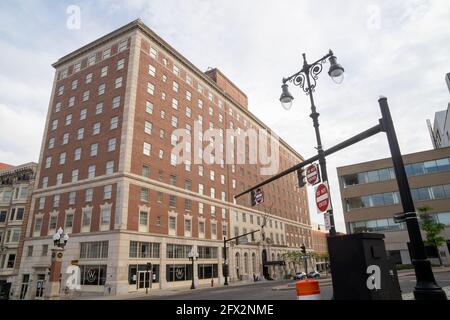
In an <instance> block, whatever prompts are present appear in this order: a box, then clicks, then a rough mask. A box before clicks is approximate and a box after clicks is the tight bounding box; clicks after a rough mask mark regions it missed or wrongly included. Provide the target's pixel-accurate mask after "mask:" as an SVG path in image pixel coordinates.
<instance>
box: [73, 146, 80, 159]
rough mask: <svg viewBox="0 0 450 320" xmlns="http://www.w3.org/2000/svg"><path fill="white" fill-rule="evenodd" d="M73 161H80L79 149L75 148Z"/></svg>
mask: <svg viewBox="0 0 450 320" xmlns="http://www.w3.org/2000/svg"><path fill="white" fill-rule="evenodd" d="M73 158H74V160H75V161H77V160H80V159H81V148H76V149H75V151H74V157H73Z"/></svg>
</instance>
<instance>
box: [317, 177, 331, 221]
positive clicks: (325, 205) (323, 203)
mask: <svg viewBox="0 0 450 320" xmlns="http://www.w3.org/2000/svg"><path fill="white" fill-rule="evenodd" d="M315 194H316V207H317V211H318V212H319V213H323V212H327V211H328V210H329V209H330V207H331V202H330V191H329V189H328V183H326V182H324V183H321V184H319V185H318V186H317V187H316V192H315Z"/></svg>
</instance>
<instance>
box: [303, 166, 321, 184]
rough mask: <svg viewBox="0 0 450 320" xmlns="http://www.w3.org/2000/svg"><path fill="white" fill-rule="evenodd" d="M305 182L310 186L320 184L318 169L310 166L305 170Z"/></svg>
mask: <svg viewBox="0 0 450 320" xmlns="http://www.w3.org/2000/svg"><path fill="white" fill-rule="evenodd" d="M306 180H307V181H308V183H309V184H310V185H312V186H313V185H315V184H317V183H319V182H320V178H319V169H318V166H317V165H316V164H312V165H310V166H309V167H308V168H307V169H306Z"/></svg>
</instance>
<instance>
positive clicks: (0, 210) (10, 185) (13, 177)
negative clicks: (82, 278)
mask: <svg viewBox="0 0 450 320" xmlns="http://www.w3.org/2000/svg"><path fill="white" fill-rule="evenodd" d="M0 165H2V164H0ZM2 167H3V169H0V299H8V298H9V296H10V289H11V285H12V284H13V283H15V282H16V279H17V275H18V273H19V266H20V260H21V256H22V252H23V242H24V238H25V228H26V224H27V221H28V217H29V211H30V201H31V192H32V189H33V184H34V177H35V173H36V168H37V164H36V163H26V164H23V165H19V166H15V167H14V166H10V165H4V166H2ZM29 253H30V252H28V251H27V252H26V254H29Z"/></svg>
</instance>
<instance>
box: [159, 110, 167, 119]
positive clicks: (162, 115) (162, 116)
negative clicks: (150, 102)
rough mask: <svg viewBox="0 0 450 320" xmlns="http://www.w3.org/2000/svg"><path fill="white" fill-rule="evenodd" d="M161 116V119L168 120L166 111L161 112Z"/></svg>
mask: <svg viewBox="0 0 450 320" xmlns="http://www.w3.org/2000/svg"><path fill="white" fill-rule="evenodd" d="M160 116H161V119H165V118H166V112H165V111H164V110H161V113H160Z"/></svg>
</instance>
